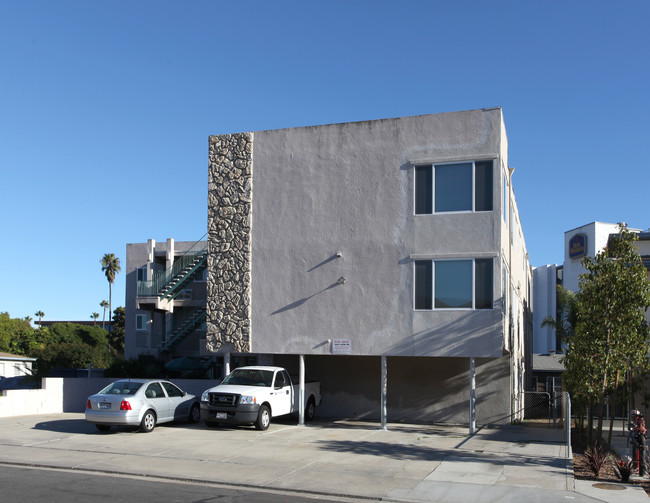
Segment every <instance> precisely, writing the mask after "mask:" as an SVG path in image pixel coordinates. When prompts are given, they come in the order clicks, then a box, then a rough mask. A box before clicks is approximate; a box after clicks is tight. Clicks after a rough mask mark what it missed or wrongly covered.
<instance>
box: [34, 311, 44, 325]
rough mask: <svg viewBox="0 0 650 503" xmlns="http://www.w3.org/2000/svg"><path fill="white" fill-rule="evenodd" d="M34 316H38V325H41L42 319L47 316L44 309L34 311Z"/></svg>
mask: <svg viewBox="0 0 650 503" xmlns="http://www.w3.org/2000/svg"><path fill="white" fill-rule="evenodd" d="M34 316H38V326H39V327H40V326H41V319H43V316H45V313H44V312H43V311H40V310H39V311H36V312H35V313H34Z"/></svg>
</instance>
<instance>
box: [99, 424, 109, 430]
mask: <svg viewBox="0 0 650 503" xmlns="http://www.w3.org/2000/svg"><path fill="white" fill-rule="evenodd" d="M95 428H97V429H98V430H99V431H108V430H110V429H111V425H110V424H96V425H95Z"/></svg>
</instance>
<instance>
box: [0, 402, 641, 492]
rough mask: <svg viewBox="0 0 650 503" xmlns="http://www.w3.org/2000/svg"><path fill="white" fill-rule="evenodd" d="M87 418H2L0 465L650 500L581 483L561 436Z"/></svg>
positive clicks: (304, 488) (275, 486) (366, 488)
mask: <svg viewBox="0 0 650 503" xmlns="http://www.w3.org/2000/svg"><path fill="white" fill-rule="evenodd" d="M83 417H84V416H83V414H54V415H44V416H22V417H13V418H3V419H0V463H4V464H16V465H27V466H42V467H51V468H61V469H71V470H78V471H89V472H102V473H115V474H127V475H137V476H145V477H160V478H163V479H171V480H180V481H196V482H206V483H217V484H223V485H225V486H233V487H250V488H253V487H255V488H263V489H266V490H272V491H285V492H296V493H300V494H301V495H303V496H309V495H313V496H314V497H319V496H328V497H340V498H343V499H349V500H369V501H405V502H425V501H426V502H439V503H452V502H453V503H459V502H472V503H484V502H485V503H491V502H497V501H498V502H506V503H507V502H520V501H529V502H536V501H539V502H544V503H548V502H553V501H573V502H595V501H600V502H612V503H614V502H620V501H625V502H626V503H636V502H645V501H647V496H646V494H645V492H644V491H643V489H641V488H639V487H634V486H632V485H627V484H602V483H600V484H599V483H597V482H594V481H583V480H575V479H574V478H573V467H572V463H571V458H570V456H568V457H567V446H566V444H565V442H564V439H563V432H562V431H561V430H557V429H551V428H543V427H531V426H519V425H515V426H507V427H503V428H483V429H480V430H479V431H478V432H477V433H476V434H475V435H472V436H468V434H467V433H468V432H467V428H466V427H460V426H459V427H455V426H446V425H445V426H440V425H407V424H390V423H389V425H388V428H387V429H386V430H382V429H381V428H380V427H379V425H378V424H377V423H366V422H356V421H332V422H326V421H316V422H313V423H310V424H308V425H307V426H296V424H295V420H294V419H285V420H276V421H274V422H273V423H272V425H271V427H270V428H269V430H267V431H257V430H255V429H253V428H247V427H240V428H208V427H207V426H205V425H204V424H203V423H200V424H196V425H187V424H172V425H161V426H158V427H156V429H155V430H154V431H153V432H151V433H140V432H138V431H136V430H129V429H115V428H113V429H112V430H111V431H110V432H109V433H100V432H98V431H97V430H96V428H95V427H94V426H93V425H91V424H88V423H86V421H85V420H84V418H83Z"/></svg>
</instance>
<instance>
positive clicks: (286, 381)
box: [271, 370, 293, 416]
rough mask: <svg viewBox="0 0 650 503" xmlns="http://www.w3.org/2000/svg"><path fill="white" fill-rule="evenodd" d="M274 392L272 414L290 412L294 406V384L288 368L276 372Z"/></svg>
mask: <svg viewBox="0 0 650 503" xmlns="http://www.w3.org/2000/svg"><path fill="white" fill-rule="evenodd" d="M271 393H272V397H273V400H272V403H271V408H272V414H273V415H274V416H282V415H284V414H289V413H290V412H291V409H292V406H293V386H291V378H290V377H289V374H287V371H286V370H280V371H278V372H277V373H276V374H275V382H274V383H273V390H272V391H271Z"/></svg>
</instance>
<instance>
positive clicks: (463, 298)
mask: <svg viewBox="0 0 650 503" xmlns="http://www.w3.org/2000/svg"><path fill="white" fill-rule="evenodd" d="M414 271H415V281H414V283H415V288H414V297H415V309H416V310H432V309H492V307H493V295H492V292H493V283H494V279H493V276H494V266H493V259H491V258H476V259H444V260H415V268H414Z"/></svg>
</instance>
